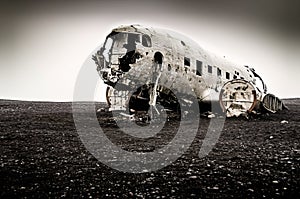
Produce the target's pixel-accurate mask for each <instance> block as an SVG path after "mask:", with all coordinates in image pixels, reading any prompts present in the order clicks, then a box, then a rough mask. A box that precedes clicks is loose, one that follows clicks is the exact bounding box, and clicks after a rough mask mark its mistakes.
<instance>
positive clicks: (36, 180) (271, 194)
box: [0, 99, 300, 198]
mask: <svg viewBox="0 0 300 199" xmlns="http://www.w3.org/2000/svg"><path fill="white" fill-rule="evenodd" d="M285 103H286V105H287V106H288V107H289V110H284V111H282V112H280V113H276V114H264V115H260V116H256V117H252V118H250V119H245V118H230V119H226V122H225V126H224V128H223V131H222V134H221V136H220V138H219V140H218V143H217V144H216V146H215V147H214V149H213V150H212V151H211V153H210V154H209V155H208V156H206V157H205V158H202V159H200V158H199V157H198V152H199V149H200V146H201V140H202V139H203V137H204V135H205V131H206V130H205V128H207V126H208V124H209V122H210V119H207V118H202V119H201V128H199V131H198V134H197V136H196V138H195V139H194V141H193V143H192V145H191V147H190V148H189V149H188V150H187V151H186V152H185V153H184V155H183V156H181V157H180V158H179V159H177V160H176V161H175V162H173V163H172V164H171V165H169V166H167V167H165V168H162V169H161V170H158V171H154V172H146V173H141V174H133V173H123V172H120V171H117V170H114V169H111V168H110V167H108V166H106V165H104V164H102V163H101V162H100V161H98V160H97V159H96V158H94V157H93V155H91V153H90V152H89V151H88V150H87V149H86V148H85V147H84V145H83V144H82V142H81V140H80V138H79V135H78V133H77V132H76V129H75V125H74V121H73V114H72V104H71V103H54V102H51V103H50V102H21V101H7V100H1V101H0V153H1V158H0V174H1V175H0V176H1V178H0V187H1V189H0V191H1V192H0V197H1V198H49V197H50V198H58V197H67V198H80V197H83V198H102V197H109V198H127V197H130V198H199V197H201V198H231V197H234V198H263V197H265V198H300V188H299V187H300V170H299V168H300V164H299V163H300V145H299V141H300V134H299V127H300V99H289V100H285ZM97 106H102V105H101V104H100V105H99V104H98V105H97ZM83 107H84V105H83ZM97 116H98V120H99V123H100V125H101V127H102V128H103V129H105V132H106V134H107V135H108V137H110V138H111V139H112V140H113V142H114V143H115V144H117V145H119V146H121V147H122V148H123V149H125V150H128V151H134V150H136V151H138V150H140V151H144V152H147V150H150V151H151V150H153V147H154V148H155V147H161V146H163V145H164V144H166V143H165V142H167V141H168V140H170V139H171V138H172V137H174V131H173V130H172V128H173V127H175V129H176V125H177V124H176V121H175V120H174V121H170V122H169V126H166V128H165V129H164V133H161V134H160V135H158V136H156V138H155V139H154V141H153V140H150V139H147V140H144V141H143V140H142V139H139V140H132V139H131V138H130V136H126V135H122V133H120V131H119V129H118V126H117V125H116V123H115V122H114V121H113V119H112V118H111V116H110V114H109V113H98V115H97ZM128 124H129V125H130V123H128ZM168 128H170V129H168ZM164 140H165V141H164ZM148 142H149V143H150V144H149V143H148ZM183 142H184V140H183ZM155 144H157V145H155ZM151 147H152V148H151Z"/></svg>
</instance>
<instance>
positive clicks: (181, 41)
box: [94, 25, 266, 109]
mask: <svg viewBox="0 0 300 199" xmlns="http://www.w3.org/2000/svg"><path fill="white" fill-rule="evenodd" d="M94 60H95V61H96V63H97V66H98V67H97V70H98V72H99V74H100V76H101V78H102V79H103V81H104V83H106V84H107V85H109V87H110V88H111V89H108V91H107V99H108V103H109V104H110V105H111V106H114V104H116V107H120V108H121V109H122V108H124V106H126V103H127V104H128V101H129V100H130V99H129V98H130V96H129V95H130V92H127V93H126V91H125V90H122V91H116V90H115V89H114V87H115V85H116V84H117V83H119V84H127V85H128V84H130V82H131V81H133V82H134V81H135V82H137V81H138V83H139V84H141V85H143V84H153V85H155V83H156V84H157V83H158V82H159V83H158V84H160V85H161V84H163V85H164V86H165V87H167V88H168V89H169V90H172V89H176V90H178V91H179V92H182V93H188V92H190V91H191V90H192V91H193V92H194V93H195V94H196V96H197V99H198V100H199V101H200V102H205V101H214V100H215V101H218V100H219V94H220V91H221V89H222V87H223V86H224V84H226V82H229V81H232V80H235V79H236V80H238V79H239V80H243V81H245V82H248V83H249V84H251V85H252V86H253V88H254V90H255V98H256V99H258V100H261V99H262V97H263V95H264V94H265V93H266V87H265V84H264V82H263V81H262V79H261V78H260V77H259V76H258V75H257V74H256V73H255V71H254V69H252V68H249V67H248V66H244V65H240V64H236V63H233V62H230V61H228V60H227V59H225V58H224V57H219V56H216V55H215V54H213V53H210V52H208V51H206V50H205V49H203V48H202V47H201V46H199V45H198V44H197V43H196V42H194V41H192V40H190V39H189V38H187V37H185V36H183V35H181V34H178V33H175V32H173V31H169V30H163V29H154V28H145V27H142V26H139V25H132V26H121V27H119V28H116V29H113V31H112V33H110V34H109V35H108V36H107V38H106V41H105V43H104V45H103V46H102V47H101V49H100V50H99V51H98V52H97V54H96V56H95V57H94ZM151 75H152V77H150V76H151ZM182 80H185V81H184V82H187V84H188V86H187V84H186V83H183V81H182ZM257 81H261V83H262V85H263V88H259V87H258V86H256V84H257ZM155 91H156V89H155ZM116 92H121V93H119V94H118V93H116ZM113 93H114V94H113ZM121 95H122V96H127V97H125V98H124V99H123V102H120V100H118V99H117V98H116V97H115V98H114V99H112V98H113V97H114V96H121ZM150 98H151V97H150ZM121 101H122V100H121ZM124 101H127V102H124ZM120 103H121V104H123V105H120Z"/></svg>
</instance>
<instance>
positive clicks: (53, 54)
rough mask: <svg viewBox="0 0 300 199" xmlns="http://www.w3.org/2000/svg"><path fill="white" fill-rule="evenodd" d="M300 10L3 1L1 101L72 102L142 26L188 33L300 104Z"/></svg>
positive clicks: (273, 5)
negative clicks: (117, 43)
mask: <svg viewBox="0 0 300 199" xmlns="http://www.w3.org/2000/svg"><path fill="white" fill-rule="evenodd" d="M299 2H300V1H293V0H289V1H284V0H281V1H279V0H264V1H230V0H228V1H177V0H175V1H171V0H165V1H153V0H152V1H150V0H149V1H141V0H140V1H116V0H112V1H104V2H102V1H26V0H25V1H14V2H13V1H1V6H0V44H1V45H0V98H6V99H22V100H47V101H71V100H72V96H73V89H74V83H75V80H76V76H77V74H78V71H79V69H80V67H81V65H82V64H83V62H84V61H85V59H86V58H87V57H88V56H89V54H90V53H91V52H92V51H93V50H94V49H95V48H96V47H97V46H99V45H100V44H101V43H102V42H103V41H104V39H105V36H106V35H107V34H108V33H109V32H110V30H111V29H112V28H114V27H116V26H119V25H123V24H136V23H140V24H144V25H146V26H153V27H162V28H167V29H172V30H174V31H177V32H181V33H183V34H185V35H187V36H188V37H190V38H191V39H193V40H195V41H196V42H197V43H198V44H199V45H201V46H203V47H204V48H206V49H208V50H210V51H212V52H215V53H217V54H220V55H225V56H226V57H227V58H228V59H230V60H233V61H236V62H238V63H242V64H245V65H250V66H252V67H254V68H255V69H256V71H257V72H259V73H260V74H261V76H262V77H263V78H264V80H265V81H266V83H267V85H268V87H269V90H270V92H272V93H274V94H277V95H278V96H279V97H284V98H286V97H300V92H299V89H298V88H297V87H298V85H300V84H299V83H300V81H299V72H300V69H299V67H300V25H299V24H300V12H299V10H300V3H299ZM91 67H94V66H91ZM99 89H100V90H103V89H102V87H101V86H100V88H99ZM101 97H102V96H100V97H99V98H101Z"/></svg>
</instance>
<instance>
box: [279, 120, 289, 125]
mask: <svg viewBox="0 0 300 199" xmlns="http://www.w3.org/2000/svg"><path fill="white" fill-rule="evenodd" d="M280 123H281V124H288V123H289V122H288V121H287V120H282V121H281V122H280Z"/></svg>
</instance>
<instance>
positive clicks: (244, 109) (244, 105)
mask: <svg viewBox="0 0 300 199" xmlns="http://www.w3.org/2000/svg"><path fill="white" fill-rule="evenodd" d="M260 98H261V93H260V92H259V91H258V90H257V89H255V87H254V86H253V85H252V84H251V83H250V82H247V81H245V80H242V79H239V80H232V81H229V82H227V83H226V84H224V86H223V88H222V90H221V93H220V99H219V101H220V104H221V107H222V109H223V111H224V112H226V116H227V117H233V116H236V117H238V116H240V115H247V114H248V113H250V112H252V111H253V110H254V109H256V108H258V101H259V100H260Z"/></svg>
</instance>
